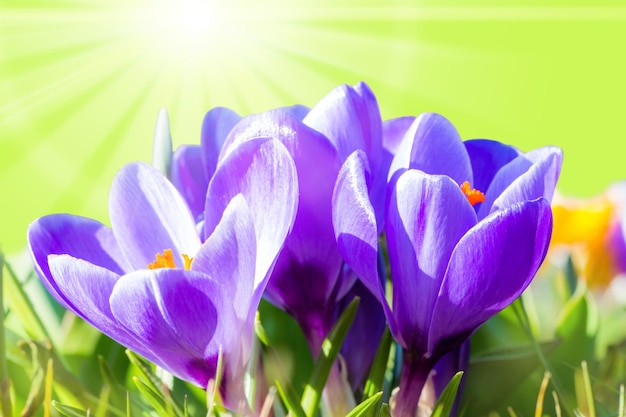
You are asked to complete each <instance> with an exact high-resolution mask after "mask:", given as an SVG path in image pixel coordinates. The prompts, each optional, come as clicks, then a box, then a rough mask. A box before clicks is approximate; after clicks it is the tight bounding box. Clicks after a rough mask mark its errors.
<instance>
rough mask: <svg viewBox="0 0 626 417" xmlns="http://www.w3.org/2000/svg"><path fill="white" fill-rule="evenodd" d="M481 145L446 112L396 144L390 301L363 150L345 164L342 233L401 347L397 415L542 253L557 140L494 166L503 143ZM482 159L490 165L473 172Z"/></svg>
mask: <svg viewBox="0 0 626 417" xmlns="http://www.w3.org/2000/svg"><path fill="white" fill-rule="evenodd" d="M482 145H484V148H485V149H486V150H485V152H473V155H472V156H474V157H475V158H476V159H475V160H473V159H472V157H471V156H470V154H469V153H468V151H467V148H466V145H465V144H464V143H463V142H462V141H461V140H460V137H459V135H458V133H457V132H456V130H455V129H454V127H453V126H452V125H451V124H450V122H448V121H447V120H446V119H445V118H443V117H441V116H439V115H436V114H425V115H422V116H420V117H418V118H416V119H415V120H414V121H413V122H412V123H411V124H410V126H409V128H408V130H407V131H406V132H405V133H404V135H403V137H402V139H401V141H400V143H399V144H397V148H396V154H395V156H394V158H393V161H392V162H391V168H390V172H389V178H390V182H389V186H388V193H387V195H388V198H387V202H386V216H385V226H384V232H385V235H386V239H387V246H388V251H389V262H390V267H391V274H392V281H393V296H392V303H391V305H389V304H388V303H387V302H386V300H385V294H384V288H383V286H382V285H381V284H380V281H379V280H378V275H377V273H376V271H377V268H376V261H377V256H378V255H377V251H378V240H377V229H378V226H377V224H376V216H375V213H374V206H373V204H372V202H371V197H370V196H371V189H372V184H371V174H370V169H369V166H368V161H367V158H366V157H365V156H364V155H363V153H362V152H358V151H357V152H355V153H353V154H352V155H350V157H349V158H348V159H347V160H346V162H345V163H344V164H343V166H342V169H341V172H340V173H339V177H338V180H337V184H336V187H335V191H334V196H333V222H334V226H335V233H336V237H337V241H338V243H339V246H340V248H341V251H342V254H343V256H344V258H345V260H346V262H347V263H348V265H349V266H350V267H351V268H352V269H353V270H354V271H355V272H356V273H357V275H358V276H359V278H360V279H361V280H362V281H363V283H364V284H365V285H366V286H367V287H368V288H369V289H370V291H372V292H373V293H374V294H375V295H376V296H377V297H378V299H379V300H380V302H381V303H382V305H383V308H384V309H385V314H386V316H387V320H388V323H389V327H390V330H391V332H392V335H393V336H394V338H395V339H396V341H397V343H398V344H399V345H400V346H401V347H402V349H403V354H404V355H403V357H404V359H403V371H402V376H401V381H400V392H399V395H398V398H397V406H396V415H398V416H414V414H415V411H416V407H417V399H418V398H419V394H420V392H421V390H422V387H423V385H424V383H425V381H426V379H427V377H428V375H429V373H430V371H431V369H432V368H433V367H434V366H435V364H436V363H437V361H438V360H439V359H440V358H441V357H442V356H443V355H444V354H446V353H447V352H449V351H451V350H453V349H455V348H457V347H458V346H459V345H460V344H461V343H462V342H463V341H464V340H466V339H467V337H469V336H470V335H471V334H472V333H473V332H474V331H475V330H476V328H478V326H480V325H481V324H482V323H483V322H485V321H486V320H487V319H489V318H490V317H491V316H493V315H494V314H496V313H497V312H499V311H500V310H502V309H503V308H505V307H506V306H507V305H509V304H510V303H511V302H512V301H513V300H514V299H515V298H516V297H518V296H519V295H520V294H521V292H522V291H523V290H524V289H525V288H526V287H527V286H528V284H529V283H530V281H531V279H532V278H533V276H534V274H535V272H536V271H537V269H538V268H539V265H540V264H541V262H542V261H543V259H544V257H545V254H546V250H547V247H548V243H549V240H550V234H551V228H552V214H551V211H550V204H549V201H548V200H549V199H550V198H551V197H552V194H553V192H554V187H555V185H556V179H557V177H558V174H559V170H560V166H561V160H562V154H561V151H560V149H558V148H554V147H546V148H541V149H537V150H534V151H531V152H528V153H526V154H524V153H521V152H520V153H519V154H517V155H516V156H514V157H513V158H512V159H509V160H508V162H507V158H508V157H502V158H492V159H493V161H495V162H493V163H492V164H489V163H487V162H486V160H487V159H488V158H486V156H489V155H491V154H492V152H490V151H489V150H492V151H493V152H494V153H498V152H500V151H499V149H502V148H501V145H500V144H498V143H497V142H495V141H489V142H484V143H482ZM470 146H471V145H470ZM477 155H482V156H477ZM479 158H483V159H482V163H484V165H485V166H487V165H489V166H492V167H494V169H493V170H492V171H491V172H490V173H487V174H483V173H481V172H476V175H474V171H473V167H474V166H481V165H480V164H481V162H480V161H479ZM475 177H476V178H481V180H480V181H481V183H482V184H485V186H487V189H486V190H484V194H483V193H482V192H480V191H478V190H476V189H474V188H473V187H472V186H471V184H473V183H474V178H475ZM481 201H482V202H481ZM473 204H475V207H474V206H473Z"/></svg>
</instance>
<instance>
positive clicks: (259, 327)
mask: <svg viewBox="0 0 626 417" xmlns="http://www.w3.org/2000/svg"><path fill="white" fill-rule="evenodd" d="M254 332H255V333H256V336H257V337H258V338H259V340H260V341H261V343H263V346H269V344H270V342H269V339H268V338H267V333H265V329H264V328H263V324H262V323H261V314H260V313H259V312H258V311H257V312H256V316H255V317H254Z"/></svg>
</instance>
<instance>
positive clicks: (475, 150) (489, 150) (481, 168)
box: [464, 139, 520, 193]
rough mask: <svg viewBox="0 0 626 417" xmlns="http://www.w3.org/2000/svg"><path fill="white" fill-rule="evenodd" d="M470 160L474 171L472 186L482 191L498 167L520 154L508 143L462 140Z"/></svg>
mask: <svg viewBox="0 0 626 417" xmlns="http://www.w3.org/2000/svg"><path fill="white" fill-rule="evenodd" d="M464 144H465V149H467V153H468V154H469V157H470V160H471V162H472V171H473V173H474V182H473V183H472V184H471V185H472V187H473V188H475V189H477V190H479V191H482V192H483V193H484V192H486V191H487V189H488V188H489V184H491V180H492V179H493V177H494V175H495V174H496V172H498V170H500V168H502V167H503V166H504V165H506V164H508V163H509V162H511V161H512V160H513V159H515V158H516V157H517V156H519V155H520V151H519V150H517V149H516V148H514V147H513V146H510V145H505V144H503V143H501V142H498V141H495V140H489V139H471V140H466V141H465V142H464Z"/></svg>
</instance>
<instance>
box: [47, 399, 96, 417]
mask: <svg viewBox="0 0 626 417" xmlns="http://www.w3.org/2000/svg"><path fill="white" fill-rule="evenodd" d="M52 406H53V407H54V409H55V410H57V412H58V413H59V414H61V415H62V416H65V417H87V416H88V415H89V414H88V413H87V411H85V410H81V409H80V408H76V407H71V406H69V405H65V404H61V403H59V402H57V401H54V400H53V401H52Z"/></svg>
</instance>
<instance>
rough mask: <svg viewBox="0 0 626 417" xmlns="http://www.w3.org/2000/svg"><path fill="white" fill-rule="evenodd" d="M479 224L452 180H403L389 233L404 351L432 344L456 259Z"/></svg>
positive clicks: (407, 175) (415, 175)
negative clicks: (443, 288) (441, 296)
mask: <svg viewBox="0 0 626 417" xmlns="http://www.w3.org/2000/svg"><path fill="white" fill-rule="evenodd" d="M475 224H476V214H475V211H474V209H473V207H472V206H471V205H470V204H469V202H468V201H467V198H466V197H465V195H464V194H463V192H462V191H461V189H460V188H459V186H458V185H457V184H456V183H455V182H454V181H452V180H451V179H450V178H449V177H446V176H438V175H428V174H425V173H423V172H421V171H418V170H409V171H406V172H404V173H403V174H402V175H400V177H399V178H398V181H397V182H396V185H395V189H394V190H393V193H392V195H391V199H390V202H389V209H388V212H387V226H386V230H387V245H388V249H389V263H390V266H391V273H392V277H393V314H394V316H395V317H396V319H397V321H398V331H399V335H395V334H394V337H396V339H397V340H399V341H400V342H401V344H402V343H404V345H403V347H404V348H409V349H415V348H417V349H418V350H419V346H423V344H424V343H425V342H426V336H427V332H428V328H429V325H430V317H431V314H432V310H433V306H434V304H435V301H436V299H437V294H438V293H439V287H440V285H441V282H442V280H443V277H444V274H445V270H446V267H447V265H448V261H449V259H450V255H451V254H452V251H453V249H454V247H455V246H456V244H457V242H458V241H459V240H460V239H461V237H462V236H463V235H464V234H465V232H467V230H469V229H470V228H471V227H472V226H474V225H475ZM391 330H392V331H393V329H391ZM398 336H400V338H399V337H398Z"/></svg>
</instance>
